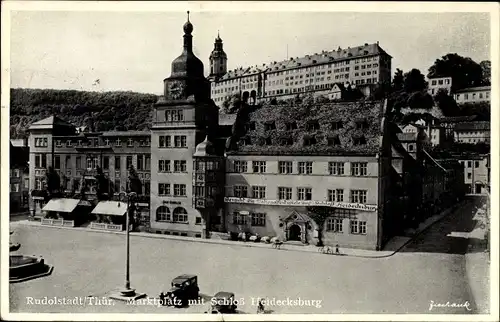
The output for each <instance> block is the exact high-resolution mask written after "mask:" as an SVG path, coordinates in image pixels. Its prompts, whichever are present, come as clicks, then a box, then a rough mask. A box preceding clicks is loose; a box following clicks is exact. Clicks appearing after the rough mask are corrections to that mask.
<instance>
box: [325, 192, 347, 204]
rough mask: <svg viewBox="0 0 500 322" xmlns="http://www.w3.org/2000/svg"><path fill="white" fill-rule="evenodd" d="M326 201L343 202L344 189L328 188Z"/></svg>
mask: <svg viewBox="0 0 500 322" xmlns="http://www.w3.org/2000/svg"><path fill="white" fill-rule="evenodd" d="M328 201H330V202H343V201H344V189H335V190H333V189H328Z"/></svg>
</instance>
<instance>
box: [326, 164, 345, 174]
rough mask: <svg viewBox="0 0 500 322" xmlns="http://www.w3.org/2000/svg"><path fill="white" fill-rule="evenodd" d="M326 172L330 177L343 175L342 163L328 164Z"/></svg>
mask: <svg viewBox="0 0 500 322" xmlns="http://www.w3.org/2000/svg"><path fill="white" fill-rule="evenodd" d="M328 172H329V173H330V175H343V174H344V162H328Z"/></svg>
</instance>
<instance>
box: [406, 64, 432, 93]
mask: <svg viewBox="0 0 500 322" xmlns="http://www.w3.org/2000/svg"><path fill="white" fill-rule="evenodd" d="M403 88H404V90H405V92H407V93H413V92H418V91H423V90H424V89H426V88H427V82H426V81H425V77H424V75H422V73H421V72H420V70H418V69H416V68H413V69H412V70H410V71H409V72H408V73H405V74H404V84H403Z"/></svg>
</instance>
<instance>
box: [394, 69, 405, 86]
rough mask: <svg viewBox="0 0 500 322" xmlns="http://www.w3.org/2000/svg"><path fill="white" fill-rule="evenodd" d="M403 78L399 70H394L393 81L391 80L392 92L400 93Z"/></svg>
mask: <svg viewBox="0 0 500 322" xmlns="http://www.w3.org/2000/svg"><path fill="white" fill-rule="evenodd" d="M404 80H405V77H404V75H403V71H402V70H401V69H399V68H397V69H396V72H395V73H394V79H393V80H392V88H393V90H394V91H400V90H402V89H403V86H404Z"/></svg>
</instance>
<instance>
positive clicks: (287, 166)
mask: <svg viewBox="0 0 500 322" xmlns="http://www.w3.org/2000/svg"><path fill="white" fill-rule="evenodd" d="M278 166H279V169H280V173H281V174H290V173H292V161H279V162H278Z"/></svg>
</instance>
